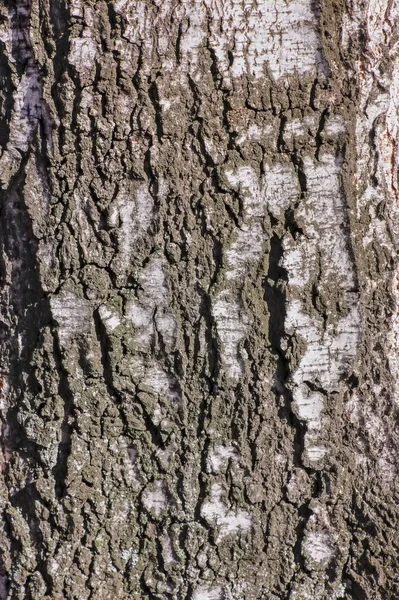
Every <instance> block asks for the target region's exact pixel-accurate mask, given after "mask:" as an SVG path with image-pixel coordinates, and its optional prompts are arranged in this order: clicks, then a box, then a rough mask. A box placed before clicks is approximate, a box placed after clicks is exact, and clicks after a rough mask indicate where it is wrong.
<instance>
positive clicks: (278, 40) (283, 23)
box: [205, 0, 326, 80]
mask: <svg viewBox="0 0 399 600" xmlns="http://www.w3.org/2000/svg"><path fill="white" fill-rule="evenodd" d="M205 4H206V6H207V8H208V10H209V13H210V14H211V15H212V19H211V20H210V21H209V24H210V30H211V36H210V41H211V45H212V46H213V48H214V50H215V53H216V56H217V58H218V62H219V68H220V70H221V72H222V73H223V75H224V77H225V79H226V80H227V79H228V78H229V73H230V72H231V73H232V75H233V77H241V76H242V75H249V76H250V77H251V78H254V79H260V78H262V77H263V76H264V73H265V69H268V70H269V71H270V73H271V74H272V75H273V77H274V78H275V79H280V78H281V77H284V76H287V75H292V74H294V73H299V74H311V73H315V72H316V69H317V68H318V69H319V73H325V72H326V66H325V64H324V63H323V61H322V59H321V54H320V44H319V42H318V39H317V35H316V23H315V17H314V15H313V12H312V10H311V2H310V1H309V0H293V1H291V2H288V3H287V2H284V0H275V1H274V2H273V3H271V2H270V1H269V0H260V1H259V2H252V0H244V1H241V0H205ZM231 48H234V60H233V64H232V66H231V67H230V63H229V57H228V50H229V49H231Z"/></svg>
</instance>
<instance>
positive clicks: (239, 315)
mask: <svg viewBox="0 0 399 600" xmlns="http://www.w3.org/2000/svg"><path fill="white" fill-rule="evenodd" d="M212 314H213V317H214V319H215V322H216V327H217V332H218V335H219V338H220V342H221V346H222V359H223V362H224V363H225V365H226V367H227V374H228V376H229V377H230V378H231V379H233V380H234V381H238V380H239V379H240V377H241V376H242V374H243V363H242V360H243V358H242V357H243V354H242V352H241V353H240V352H239V345H240V344H241V343H242V342H243V341H244V339H245V334H246V332H247V329H248V325H249V323H250V320H249V317H248V316H247V315H246V314H245V312H244V311H243V309H242V306H241V303H240V301H239V299H238V298H236V297H235V296H234V294H233V293H232V292H230V291H223V292H221V293H220V294H219V295H218V297H217V299H216V300H215V302H214V303H213V307H212Z"/></svg>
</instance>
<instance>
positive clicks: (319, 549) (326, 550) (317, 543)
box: [304, 532, 335, 563]
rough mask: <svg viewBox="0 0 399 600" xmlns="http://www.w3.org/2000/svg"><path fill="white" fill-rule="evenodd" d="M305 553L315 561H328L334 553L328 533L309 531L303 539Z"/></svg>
mask: <svg viewBox="0 0 399 600" xmlns="http://www.w3.org/2000/svg"><path fill="white" fill-rule="evenodd" d="M304 550H305V553H306V554H308V556H310V558H311V559H312V560H313V561H314V562H316V563H324V562H326V561H330V560H331V559H332V558H333V556H334V554H335V551H334V546H333V544H332V541H331V537H330V535H329V534H328V533H323V532H321V533H315V532H310V533H308V534H307V535H306V538H305V540H304Z"/></svg>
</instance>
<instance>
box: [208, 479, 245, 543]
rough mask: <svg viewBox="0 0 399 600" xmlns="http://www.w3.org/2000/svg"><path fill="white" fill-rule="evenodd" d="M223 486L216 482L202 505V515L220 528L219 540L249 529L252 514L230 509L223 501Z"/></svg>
mask: <svg viewBox="0 0 399 600" xmlns="http://www.w3.org/2000/svg"><path fill="white" fill-rule="evenodd" d="M221 496H222V486H221V485H220V484H219V483H214V484H213V485H212V487H211V492H210V496H209V499H208V500H205V501H204V503H203V504H202V506H201V516H202V517H203V518H204V519H205V520H206V521H207V522H208V523H209V524H210V525H216V526H217V527H218V528H219V535H218V539H217V541H218V540H220V539H221V538H223V537H225V536H226V535H229V534H230V533H234V534H237V533H239V532H240V531H247V530H248V529H250V527H251V515H250V514H249V513H248V512H247V511H245V510H242V509H239V508H237V509H236V510H229V508H228V507H227V506H226V505H225V504H224V503H223V502H222V500H221Z"/></svg>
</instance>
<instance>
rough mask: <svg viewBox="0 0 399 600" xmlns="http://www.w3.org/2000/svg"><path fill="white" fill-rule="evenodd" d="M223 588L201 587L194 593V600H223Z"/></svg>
mask: <svg viewBox="0 0 399 600" xmlns="http://www.w3.org/2000/svg"><path fill="white" fill-rule="evenodd" d="M222 593H223V591H222V588H220V587H208V586H201V587H199V588H197V589H196V590H195V591H194V593H193V598H192V600H222V598H223V595H222Z"/></svg>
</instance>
